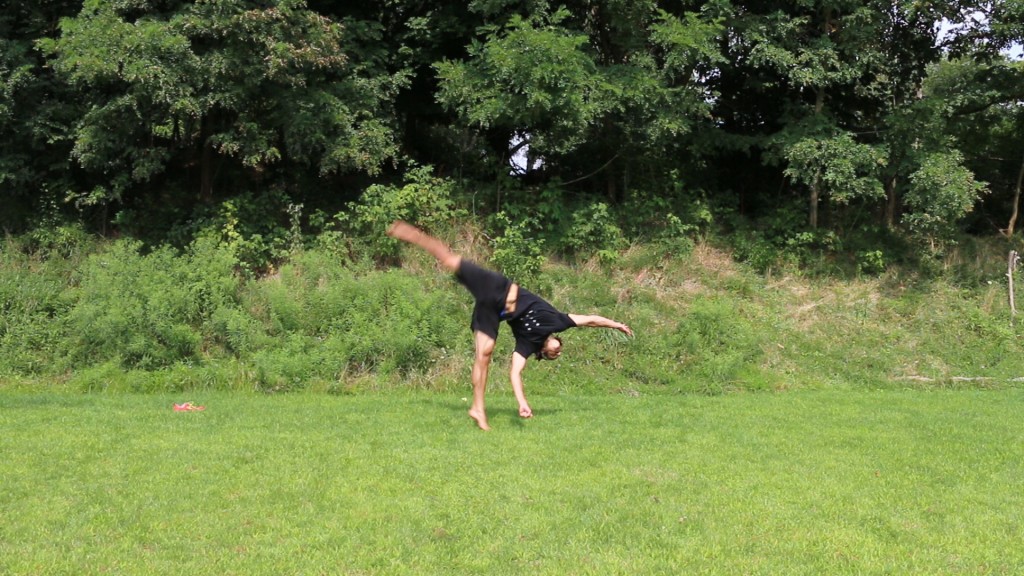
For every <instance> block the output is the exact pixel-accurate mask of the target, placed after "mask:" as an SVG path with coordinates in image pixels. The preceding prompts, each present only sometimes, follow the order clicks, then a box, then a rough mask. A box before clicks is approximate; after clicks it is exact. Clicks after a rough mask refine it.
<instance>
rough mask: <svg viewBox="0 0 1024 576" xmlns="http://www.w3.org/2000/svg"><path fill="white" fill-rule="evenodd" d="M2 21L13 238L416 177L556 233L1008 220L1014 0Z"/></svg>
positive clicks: (71, 10) (288, 201) (0, 65)
mask: <svg viewBox="0 0 1024 576" xmlns="http://www.w3.org/2000/svg"><path fill="white" fill-rule="evenodd" d="M0 31H2V34H0V202H2V205H3V206H4V207H5V208H4V210H3V211H2V215H0V226H2V227H3V228H4V229H6V230H8V231H12V232H18V231H23V230H26V229H30V228H32V227H33V226H38V225H40V224H42V223H45V220H46V219H47V218H63V219H77V220H80V221H82V222H84V223H85V224H86V225H87V226H89V227H92V228H94V229H97V230H99V231H104V232H110V231H118V232H119V233H127V234H148V235H150V236H155V239H156V240H158V241H168V240H172V239H174V234H175V233H176V232H175V231H176V230H177V231H178V232H177V233H179V234H181V233H183V232H181V231H182V230H184V231H185V232H184V234H185V235H186V236H187V235H189V234H191V233H194V232H195V231H196V230H198V229H199V228H201V226H202V222H204V221H206V220H204V218H205V219H209V218H210V215H211V214H220V216H221V217H222V218H223V217H224V214H225V211H224V210H225V209H224V206H225V205H227V206H235V207H237V206H239V205H246V206H250V207H251V206H256V207H257V209H256V212H257V213H260V214H262V216H264V217H266V218H270V219H273V218H283V217H286V216H285V211H284V210H283V209H282V207H284V206H287V205H291V206H300V205H302V206H305V207H306V214H307V216H308V215H311V214H313V213H314V211H315V210H322V211H324V213H325V214H329V213H332V212H339V211H341V212H344V211H346V210H350V208H346V207H348V206H352V204H351V203H352V202H358V201H359V199H360V198H361V197H362V196H363V193H364V192H365V191H366V190H367V189H370V188H371V187H373V186H390V185H396V184H400V183H401V182H403V178H405V181H407V180H408V178H406V176H407V175H408V174H410V173H413V172H414V171H420V170H421V168H419V167H422V166H429V167H431V172H432V176H433V177H436V178H439V179H442V180H448V181H453V182H457V183H458V186H457V188H458V189H460V190H463V191H464V192H465V194H466V197H467V198H470V199H471V201H472V206H467V208H471V209H473V210H477V211H478V212H483V213H484V214H488V213H497V212H504V213H505V215H504V220H503V221H505V222H508V223H511V225H520V224H521V223H523V222H526V221H528V220H529V221H531V222H532V224H530V225H531V226H539V227H541V228H546V229H549V230H553V229H557V228H559V227H561V229H563V230H564V229H565V228H566V227H570V226H572V225H573V222H574V221H575V222H577V223H578V222H579V218H576V219H575V220H574V218H573V214H603V215H605V216H603V217H605V218H607V219H608V220H609V223H610V224H614V225H615V226H621V227H622V229H624V230H626V232H627V233H635V234H638V235H641V234H655V233H661V232H665V231H669V232H672V231H674V232H680V231H683V230H687V229H692V227H694V226H699V225H701V224H702V223H706V222H707V221H709V220H710V221H715V222H717V223H718V224H720V225H722V226H723V227H726V228H729V229H731V230H737V231H741V230H755V229H760V230H766V231H767V232H766V233H770V232H771V231H772V229H773V228H779V227H783V228H786V230H787V231H788V233H796V232H801V233H804V232H808V233H811V234H812V235H823V234H833V235H834V234H840V235H842V234H849V233H851V231H857V230H859V231H861V232H863V233H865V234H867V235H868V236H870V235H872V234H874V235H876V236H877V237H879V238H881V235H884V234H892V233H897V234H904V235H906V236H907V237H911V238H920V239H927V240H928V241H930V242H934V241H936V240H941V239H943V238H948V237H950V235H952V234H955V233H958V232H963V231H968V232H973V233H978V234H996V233H999V232H1002V233H1003V234H1006V235H1013V234H1015V233H1016V232H1017V231H1016V230H1015V221H1016V216H1017V213H1018V210H1019V204H1020V196H1021V186H1022V182H1021V181H1022V177H1021V175H1022V174H1024V137H1022V136H1021V135H1022V134H1024V64H1022V62H1021V61H1019V60H1014V59H1012V58H1010V57H1008V56H1007V52H1006V51H1007V50H1009V49H1012V48H1014V47H1018V48H1019V46H1020V44H1021V43H1022V42H1024V1H1022V0H1001V1H999V2H992V1H991V0H943V1H940V2H924V3H922V2H906V1H903V0H799V1H791V2H777V1H768V2H764V1H759V2H751V1H749V0H707V1H685V0H684V1H679V0H675V1H660V0H566V1H564V2H557V3H555V2H550V1H547V0H473V1H471V2H467V3H464V4H460V3H450V2H439V1H437V0H380V1H379V2H373V3H369V2H365V3H352V2H338V1H331V0H195V1H182V0H84V1H69V0H48V1H46V2H26V1H12V0H6V1H2V2H0ZM416 173H417V174H418V173H419V172H416ZM416 178H418V179H419V180H420V181H422V179H423V176H422V175H421V176H417V177H416ZM445 185H446V186H447V184H445ZM374 189H375V190H380V188H379V187H378V188H374ZM225 203H228V204H225ZM261 210H262V212H261ZM189 231H191V232H189ZM674 232H673V233H674ZM179 240H181V239H180V238H179Z"/></svg>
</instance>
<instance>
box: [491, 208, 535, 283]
mask: <svg viewBox="0 0 1024 576" xmlns="http://www.w3.org/2000/svg"><path fill="white" fill-rule="evenodd" d="M494 222H495V224H496V225H497V227H498V228H499V229H500V230H501V234H499V235H496V236H495V237H494V239H493V240H491V247H492V248H493V249H494V252H493V253H492V254H491V263H492V264H493V265H494V266H495V267H497V268H498V269H499V270H501V271H502V273H504V274H505V275H506V276H508V277H509V278H514V279H515V280H516V282H520V283H524V284H529V285H535V284H536V282H537V278H538V276H539V275H540V269H541V266H543V265H544V262H545V260H546V258H545V257H544V241H543V240H540V239H536V238H535V235H534V234H533V233H532V232H533V231H534V230H533V229H534V226H533V223H532V222H531V221H530V220H529V219H526V220H521V221H519V222H512V220H511V219H510V218H509V217H508V215H507V214H505V213H504V212H499V213H498V214H496V215H495V216H494Z"/></svg>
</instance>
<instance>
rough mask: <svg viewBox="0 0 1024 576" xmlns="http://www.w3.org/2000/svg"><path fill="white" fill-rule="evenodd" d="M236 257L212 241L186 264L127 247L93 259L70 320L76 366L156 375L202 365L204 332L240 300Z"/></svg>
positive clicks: (166, 252) (165, 251)
mask: <svg viewBox="0 0 1024 576" xmlns="http://www.w3.org/2000/svg"><path fill="white" fill-rule="evenodd" d="M231 262H232V258H231V257H230V255H226V254H225V253H224V252H223V251H221V250H219V249H217V248H216V247H215V246H213V245H212V244H211V243H210V242H209V241H203V242H200V243H197V244H196V246H195V247H194V248H193V252H192V254H191V255H190V256H188V257H182V256H179V255H178V254H176V253H175V252H174V251H173V250H171V249H170V248H161V249H158V250H155V251H154V252H152V253H150V254H146V255H142V254H140V244H139V243H137V242H133V241H128V240H122V241H118V242H115V243H113V244H111V246H110V247H109V249H107V250H106V251H104V252H101V253H98V254H96V255H93V256H92V257H90V258H89V259H88V260H87V261H86V263H85V265H84V267H83V272H82V280H81V285H80V286H79V288H78V290H77V298H76V301H75V304H74V307H73V308H72V309H71V310H70V313H69V316H68V323H69V326H68V328H69V333H68V347H69V355H70V358H71V360H72V361H74V362H76V363H84V364H92V363H97V362H104V361H107V360H110V359H117V360H118V361H119V362H120V363H121V365H122V366H124V367H125V368H139V369H156V368H160V367H164V366H169V365H171V364H173V363H175V362H180V361H184V360H190V359H196V358H197V357H198V354H199V351H200V345H201V343H202V341H203V337H202V327H203V325H204V323H205V322H206V320H207V319H208V318H209V317H210V316H211V315H212V313H213V311H214V310H216V309H218V308H220V307H222V306H224V305H226V304H227V303H229V302H231V301H232V300H233V298H235V294H234V291H235V289H236V288H237V279H236V278H235V276H234V273H233V270H232V268H231Z"/></svg>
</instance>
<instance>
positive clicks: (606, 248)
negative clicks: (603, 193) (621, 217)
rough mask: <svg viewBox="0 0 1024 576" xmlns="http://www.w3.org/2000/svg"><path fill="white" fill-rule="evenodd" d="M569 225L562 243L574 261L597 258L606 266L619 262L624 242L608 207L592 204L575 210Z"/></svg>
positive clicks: (623, 237) (602, 204)
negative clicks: (594, 256) (592, 256)
mask: <svg viewBox="0 0 1024 576" xmlns="http://www.w3.org/2000/svg"><path fill="white" fill-rule="evenodd" d="M571 222H572V223H571V224H570V227H569V229H568V231H567V232H566V235H565V238H564V239H563V241H562V243H563V246H565V248H566V249H567V250H568V251H569V253H570V254H573V255H574V256H576V257H577V258H585V257H589V256H591V255H596V256H597V258H598V260H600V261H601V263H602V264H605V265H612V264H614V263H615V262H617V261H618V259H619V250H622V249H623V248H625V247H626V239H625V236H624V235H623V233H622V229H621V228H619V225H618V224H617V223H616V221H615V218H614V217H613V216H612V213H611V210H610V209H609V207H608V205H607V204H605V203H604V202H595V203H593V204H590V205H589V206H586V207H585V208H583V209H580V210H576V211H575V212H573V214H572V220H571Z"/></svg>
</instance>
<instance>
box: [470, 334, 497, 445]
mask: <svg viewBox="0 0 1024 576" xmlns="http://www.w3.org/2000/svg"><path fill="white" fill-rule="evenodd" d="M473 338H474V341H475V342H474V344H475V345H476V354H475V357H474V358H473V377H472V379H473V405H472V406H470V408H469V417H470V418H472V419H473V420H476V425H477V426H479V427H480V429H481V430H490V429H491V427H490V426H489V425H488V424H487V409H486V408H485V407H484V393H485V392H486V390H487V371H488V369H489V368H490V365H491V356H492V355H493V354H494V338H491V337H490V336H488V335H487V334H484V333H483V332H474V333H473Z"/></svg>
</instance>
